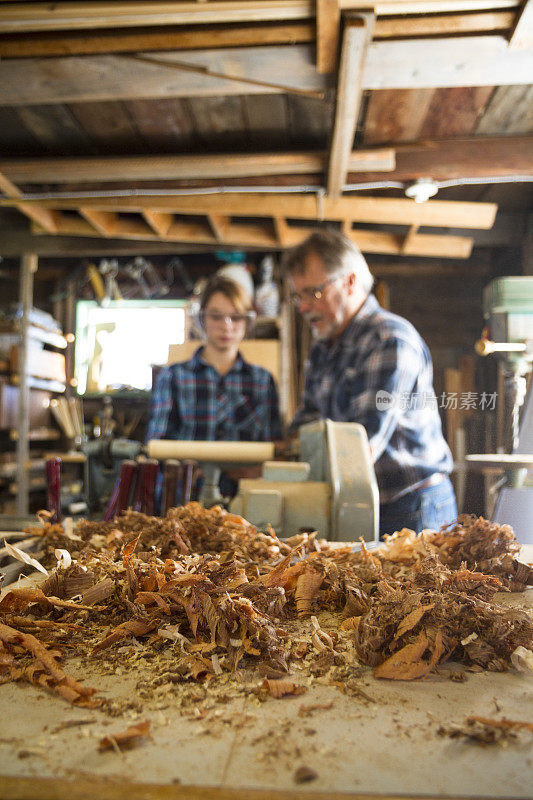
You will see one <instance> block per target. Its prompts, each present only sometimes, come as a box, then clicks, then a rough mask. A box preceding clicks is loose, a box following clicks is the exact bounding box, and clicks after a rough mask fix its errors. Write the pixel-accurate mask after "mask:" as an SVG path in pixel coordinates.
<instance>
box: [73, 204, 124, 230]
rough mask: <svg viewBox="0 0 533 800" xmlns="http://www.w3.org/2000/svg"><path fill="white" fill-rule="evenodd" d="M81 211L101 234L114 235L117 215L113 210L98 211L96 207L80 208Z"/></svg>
mask: <svg viewBox="0 0 533 800" xmlns="http://www.w3.org/2000/svg"><path fill="white" fill-rule="evenodd" d="M79 213H80V214H81V216H82V217H83V218H84V219H86V220H87V222H89V223H90V224H91V225H92V226H93V228H94V229H95V230H96V231H97V233H99V234H100V235H101V236H113V235H114V233H115V228H116V224H117V215H116V214H115V213H114V212H113V211H98V210H97V209H96V208H80V209H79Z"/></svg>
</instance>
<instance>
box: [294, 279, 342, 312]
mask: <svg viewBox="0 0 533 800" xmlns="http://www.w3.org/2000/svg"><path fill="white" fill-rule="evenodd" d="M339 278H342V275H331V276H330V277H329V278H328V279H327V281H324V283H321V284H320V286H307V287H306V288H305V289H302V291H301V292H291V295H290V300H291V303H294V305H295V306H297V305H299V304H300V303H303V302H304V301H305V302H306V303H314V302H315V301H316V300H320V299H321V298H322V297H323V295H324V289H325V288H326V287H327V286H329V285H330V283H333V282H334V281H337V280H338V279H339Z"/></svg>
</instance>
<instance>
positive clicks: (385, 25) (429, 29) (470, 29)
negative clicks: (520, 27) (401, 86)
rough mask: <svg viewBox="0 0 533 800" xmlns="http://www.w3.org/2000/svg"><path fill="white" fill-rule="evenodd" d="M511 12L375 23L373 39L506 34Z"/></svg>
mask: <svg viewBox="0 0 533 800" xmlns="http://www.w3.org/2000/svg"><path fill="white" fill-rule="evenodd" d="M515 17H516V14H515V12H514V11H499V10H496V11H467V12H465V13H462V14H451V13H448V14H420V15H419V16H415V15H414V14H413V15H412V16H409V17H407V18H406V17H391V18H384V19H378V20H376V27H375V30H374V38H375V39H398V38H400V37H402V36H405V37H409V38H412V37H415V36H443V35H445V34H460V33H462V34H464V33H490V32H492V31H506V30H509V29H510V28H511V27H512V26H513V23H514V20H515Z"/></svg>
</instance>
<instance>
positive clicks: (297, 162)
mask: <svg viewBox="0 0 533 800" xmlns="http://www.w3.org/2000/svg"><path fill="white" fill-rule="evenodd" d="M325 163H326V154H325V152H322V151H319V150H317V151H314V152H313V151H308V152H301V153H242V154H234V153H218V154H213V155H203V154H202V155H178V156H103V157H88V158H20V159H9V160H4V159H0V171H2V172H3V173H4V174H5V175H6V176H8V177H9V178H10V179H11V180H14V181H16V182H17V183H32V184H35V183H72V182H74V183H83V182H86V181H89V182H90V183H94V182H97V181H104V182H108V181H143V180H172V179H174V178H179V179H181V180H189V179H201V178H229V177H231V178H237V177H249V176H253V175H257V176H258V177H262V176H265V175H299V174H304V175H307V174H309V173H312V172H315V173H321V172H322V171H323V169H324V166H325ZM394 166H395V157H394V149H393V148H392V147H379V148H375V149H362V150H358V151H357V152H354V153H352V154H351V155H350V158H349V168H350V171H351V172H355V171H358V170H361V171H365V172H366V171H368V170H372V171H379V172H381V171H383V172H388V171H390V170H393V169H394Z"/></svg>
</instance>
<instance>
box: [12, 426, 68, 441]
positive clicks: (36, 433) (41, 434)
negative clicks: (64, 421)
mask: <svg viewBox="0 0 533 800" xmlns="http://www.w3.org/2000/svg"><path fill="white" fill-rule="evenodd" d="M9 438H10V439H11V441H12V442H16V441H17V440H18V438H19V432H18V430H17V429H16V428H12V429H11V430H10V431H9ZM28 438H29V440H30V442H45V441H49V442H52V441H57V440H58V439H61V434H60V432H59V431H56V430H54V429H53V428H36V429H35V430H33V431H30V433H29V436H28Z"/></svg>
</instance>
